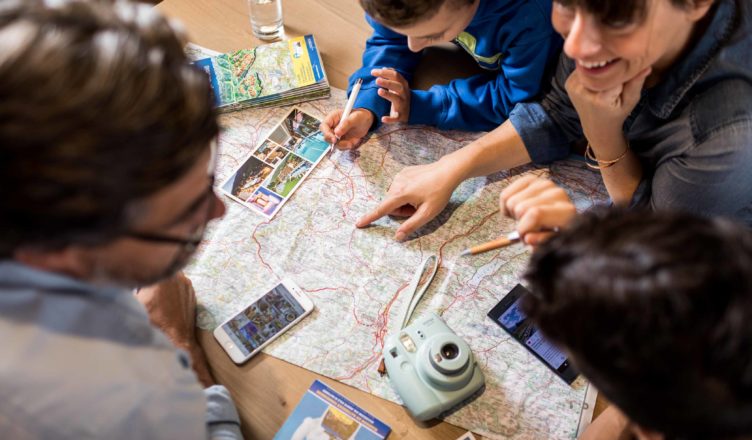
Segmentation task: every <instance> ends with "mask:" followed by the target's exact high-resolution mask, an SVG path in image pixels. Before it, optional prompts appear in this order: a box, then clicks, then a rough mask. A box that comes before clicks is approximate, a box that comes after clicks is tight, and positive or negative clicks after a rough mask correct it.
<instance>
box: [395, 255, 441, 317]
mask: <svg viewBox="0 0 752 440" xmlns="http://www.w3.org/2000/svg"><path fill="white" fill-rule="evenodd" d="M438 270H439V257H438V256H436V255H429V256H428V257H427V258H426V259H425V260H423V263H422V264H421V265H420V267H418V270H416V271H415V275H413V279H412V280H411V281H410V285H408V286H407V289H406V291H407V294H408V295H409V296H410V297H409V299H408V300H407V301H405V303H404V305H403V306H402V312H401V313H402V319H401V320H400V326H399V329H400V330H402V329H403V328H405V327H406V326H407V323H408V322H409V321H410V317H411V316H412V314H413V311H415V307H417V305H418V303H419V302H420V300H421V298H423V294H425V293H426V290H428V286H430V285H431V281H433V278H434V277H435V276H436V272H437V271H438ZM426 275H427V276H426ZM421 282H422V285H421Z"/></svg>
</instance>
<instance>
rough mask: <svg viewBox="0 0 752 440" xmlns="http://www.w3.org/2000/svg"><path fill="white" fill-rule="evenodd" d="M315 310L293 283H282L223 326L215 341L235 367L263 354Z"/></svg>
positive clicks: (215, 332) (286, 281) (287, 281)
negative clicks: (277, 339)
mask: <svg viewBox="0 0 752 440" xmlns="http://www.w3.org/2000/svg"><path fill="white" fill-rule="evenodd" d="M312 310H313V301H311V299H310V298H309V297H308V296H306V295H305V294H304V293H303V291H302V290H301V289H300V288H299V287H298V286H297V285H295V283H293V282H292V281H290V280H283V281H282V282H281V283H279V284H278V285H277V286H276V287H274V288H273V289H271V290H270V291H268V292H266V293H265V294H264V295H263V296H262V297H261V298H259V299H258V300H256V301H254V302H253V303H252V304H251V305H249V306H248V307H246V308H245V309H243V310H241V311H240V313H238V314H237V315H235V316H233V317H232V318H230V319H228V320H227V321H225V322H223V323H222V324H221V325H220V326H219V327H217V328H216V329H215V330H214V338H215V339H216V340H217V342H219V345H221V346H222V348H224V349H225V351H226V352H227V354H228V355H229V356H230V358H231V359H232V360H233V362H235V363H236V364H240V363H243V362H245V361H247V360H248V359H250V358H251V357H252V356H253V355H255V354H256V353H258V352H260V351H261V350H262V349H263V348H264V347H265V346H266V345H267V344H269V343H270V342H271V341H273V340H274V339H275V338H276V337H277V336H279V335H281V334H282V333H284V331H285V330H287V329H288V328H290V327H292V326H293V325H295V324H297V323H298V322H300V321H301V320H302V319H303V318H304V317H305V316H306V315H308V314H309V313H311V311H312Z"/></svg>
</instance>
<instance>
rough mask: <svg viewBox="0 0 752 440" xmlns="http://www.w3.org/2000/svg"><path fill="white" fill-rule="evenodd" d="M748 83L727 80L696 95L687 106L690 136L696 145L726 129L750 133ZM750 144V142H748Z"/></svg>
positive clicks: (751, 117) (751, 113)
mask: <svg viewBox="0 0 752 440" xmlns="http://www.w3.org/2000/svg"><path fill="white" fill-rule="evenodd" d="M750 102H752V81H750V79H747V78H729V79H725V80H721V81H718V82H717V83H715V84H713V85H711V86H709V87H707V88H705V89H704V90H703V91H701V92H700V93H698V94H697V95H696V96H695V97H694V99H692V103H691V106H690V118H691V126H692V132H693V135H694V137H695V139H696V140H697V141H698V142H703V141H704V139H705V138H707V137H709V136H712V135H713V134H716V133H717V132H718V131H719V130H723V129H726V128H733V129H736V128H738V127H740V126H741V127H746V129H747V130H750V129H752V106H750V105H749V103H750ZM750 141H752V139H750Z"/></svg>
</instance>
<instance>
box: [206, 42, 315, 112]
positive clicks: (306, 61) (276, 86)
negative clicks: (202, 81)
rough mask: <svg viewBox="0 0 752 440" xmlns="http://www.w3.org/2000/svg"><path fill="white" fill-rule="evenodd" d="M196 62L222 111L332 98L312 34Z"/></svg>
mask: <svg viewBox="0 0 752 440" xmlns="http://www.w3.org/2000/svg"><path fill="white" fill-rule="evenodd" d="M194 63H195V64H196V65H197V66H199V67H201V68H202V69H204V71H206V73H207V74H208V75H209V78H210V81H211V85H212V89H213V90H214V96H215V99H216V105H217V107H218V109H219V110H220V111H232V110H239V109H241V108H248V107H254V108H259V107H270V106H282V105H290V104H295V103H298V102H303V101H308V100H312V99H318V98H327V97H329V94H330V90H329V82H328V80H327V79H326V73H325V72H324V67H323V64H322V63H321V57H320V56H319V52H318V49H317V48H316V41H315V40H314V38H313V35H306V36H303V37H297V38H292V39H290V40H286V41H279V42H276V43H271V44H265V45H262V46H258V47H254V48H251V49H241V50H238V51H236V52H230V53H225V54H218V55H214V56H211V57H209V58H202V59H199V60H196V61H195V62H194Z"/></svg>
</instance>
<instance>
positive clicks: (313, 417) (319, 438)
mask: <svg viewBox="0 0 752 440" xmlns="http://www.w3.org/2000/svg"><path fill="white" fill-rule="evenodd" d="M390 432H391V428H389V427H388V426H387V425H385V424H384V423H383V422H382V421H380V420H379V419H377V418H375V417H373V416H372V415H370V414H369V413H367V412H365V411H363V410H362V409H360V408H359V407H358V406H357V405H355V404H354V403H352V402H350V401H349V400H347V399H346V398H345V397H343V396H342V395H341V394H339V393H337V392H336V391H334V390H333V389H331V388H329V387H328V386H326V385H325V384H324V383H323V382H320V381H318V380H317V381H314V382H313V384H312V385H311V387H310V388H309V389H308V391H307V392H306V393H305V395H304V396H303V398H302V399H301V400H300V403H298V406H297V407H295V410H294V411H293V412H292V414H290V416H289V417H288V418H287V420H286V421H285V424H284V425H282V429H280V430H279V432H277V435H275V436H274V440H345V439H352V440H378V439H385V438H387V437H388V436H389V433H390Z"/></svg>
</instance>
